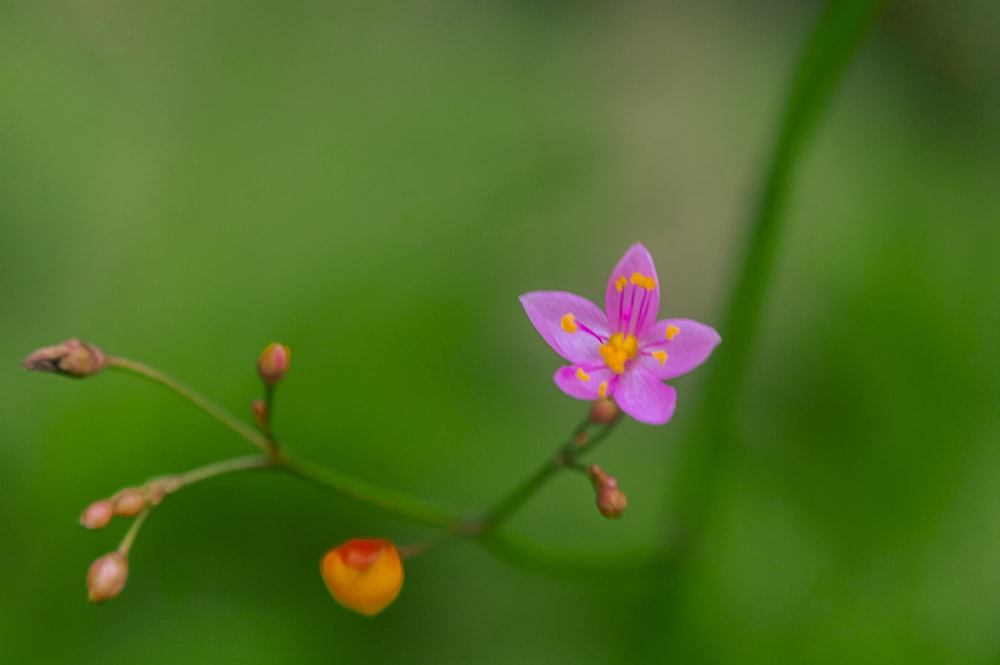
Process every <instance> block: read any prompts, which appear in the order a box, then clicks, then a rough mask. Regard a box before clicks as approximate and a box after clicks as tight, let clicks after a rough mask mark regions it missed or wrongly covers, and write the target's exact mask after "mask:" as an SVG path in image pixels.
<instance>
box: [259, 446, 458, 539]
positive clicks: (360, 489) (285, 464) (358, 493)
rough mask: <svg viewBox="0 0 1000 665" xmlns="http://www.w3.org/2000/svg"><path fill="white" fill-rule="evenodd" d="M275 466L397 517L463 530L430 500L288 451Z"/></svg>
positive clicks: (452, 514)
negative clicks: (311, 460)
mask: <svg viewBox="0 0 1000 665" xmlns="http://www.w3.org/2000/svg"><path fill="white" fill-rule="evenodd" d="M276 467H277V468H280V469H284V470H286V471H288V472H289V473H293V474H295V475H297V476H300V477H302V478H305V479H306V480H310V481H312V482H314V483H316V484H318V485H322V486H324V487H327V488H329V489H333V490H336V491H337V492H340V493H341V494H344V495H346V496H349V497H351V498H352V499H357V500H358V501H362V502H364V503H367V504H370V505H373V506H376V507H378V508H382V509H383V510H386V511H389V512H392V513H396V514H397V515H403V516H405V517H409V518H411V519H414V520H417V521H418V522H424V523H426V524H433V525H435V526H440V527H444V528H445V529H448V530H449V531H454V532H461V531H464V530H465V529H464V528H463V526H462V521H461V519H460V518H459V517H458V516H457V515H456V514H455V513H454V512H452V511H449V510H447V509H445V508H442V507H441V506H438V505H437V504H435V503H432V502H431V501H427V500H425V499H421V498H418V497H415V496H410V495H409V494H404V493H402V492H397V491H395V490H392V489H389V488H387V487H383V486H381V485H376V484H374V483H370V482H367V481H364V480H361V479H359V478H355V477H353V476H349V475H347V474H345V473H341V472H340V471H335V470H333V469H330V468H328V467H325V466H322V465H320V464H317V463H315V462H310V461H308V460H306V459H303V458H302V457H299V456H297V455H293V454H292V453H290V452H287V451H285V452H284V453H283V455H282V459H281V460H280V461H279V462H278V463H277V464H276Z"/></svg>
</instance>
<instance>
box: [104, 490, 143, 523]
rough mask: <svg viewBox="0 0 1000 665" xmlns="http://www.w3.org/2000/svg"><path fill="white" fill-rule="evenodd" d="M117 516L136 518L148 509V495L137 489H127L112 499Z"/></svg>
mask: <svg viewBox="0 0 1000 665" xmlns="http://www.w3.org/2000/svg"><path fill="white" fill-rule="evenodd" d="M111 502H112V503H113V504H114V511H115V515H121V516H122V517H135V516H136V515H138V514H139V513H141V512H142V509H143V508H145V507H146V493H145V492H144V491H142V490H141V489H139V488H136V487H126V488H125V489H123V490H122V491H120V492H118V493H117V494H115V495H114V496H113V497H111Z"/></svg>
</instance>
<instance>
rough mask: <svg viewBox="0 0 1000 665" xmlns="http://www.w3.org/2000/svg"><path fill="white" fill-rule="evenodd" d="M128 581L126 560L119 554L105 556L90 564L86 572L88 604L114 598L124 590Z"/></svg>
mask: <svg viewBox="0 0 1000 665" xmlns="http://www.w3.org/2000/svg"><path fill="white" fill-rule="evenodd" d="M127 579H128V559H127V558H126V557H125V555H124V554H122V553H121V552H111V553H110V554H105V555H104V556H102V557H101V558H99V559H98V560H97V561H95V562H94V563H92V564H90V570H88V571H87V590H88V591H89V592H90V593H89V596H90V602H92V603H99V602H101V601H102V600H109V599H111V598H114V597H115V596H117V595H118V594H120V593H121V592H122V589H123V588H125V581H126V580H127Z"/></svg>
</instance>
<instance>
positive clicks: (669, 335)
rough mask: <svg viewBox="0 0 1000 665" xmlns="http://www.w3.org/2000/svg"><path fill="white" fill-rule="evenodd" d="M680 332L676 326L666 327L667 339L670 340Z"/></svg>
mask: <svg viewBox="0 0 1000 665" xmlns="http://www.w3.org/2000/svg"><path fill="white" fill-rule="evenodd" d="M680 331H681V329H680V328H678V327H677V326H667V339H668V340H671V339H673V338H674V337H676V336H677V333H679V332H680Z"/></svg>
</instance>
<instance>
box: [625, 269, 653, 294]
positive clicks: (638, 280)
mask: <svg viewBox="0 0 1000 665" xmlns="http://www.w3.org/2000/svg"><path fill="white" fill-rule="evenodd" d="M632 283H633V284H635V285H636V286H641V287H642V288H644V289H646V290H648V291H652V290H653V289H655V288H656V280H655V279H653V278H652V277H646V276H645V275H643V274H642V273H641V272H634V273H632ZM619 290H620V289H619Z"/></svg>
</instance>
